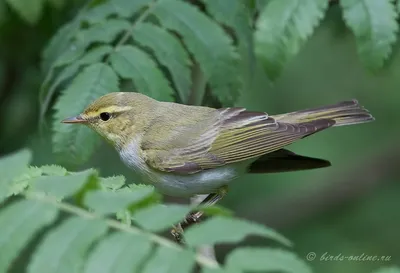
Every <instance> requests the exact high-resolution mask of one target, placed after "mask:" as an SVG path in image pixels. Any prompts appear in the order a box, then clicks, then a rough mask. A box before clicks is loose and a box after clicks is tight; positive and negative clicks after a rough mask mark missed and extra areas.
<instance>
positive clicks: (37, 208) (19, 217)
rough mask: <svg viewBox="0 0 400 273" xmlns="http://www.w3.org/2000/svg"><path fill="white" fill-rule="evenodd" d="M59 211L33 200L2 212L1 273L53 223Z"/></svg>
mask: <svg viewBox="0 0 400 273" xmlns="http://www.w3.org/2000/svg"><path fill="white" fill-rule="evenodd" d="M56 216H57V209H56V208H55V207H51V206H49V205H46V204H41V203H38V202H34V201H31V200H22V201H19V202H15V203H13V204H11V205H8V206H6V207H5V208H4V209H2V210H1V211H0V223H4V224H2V226H1V232H0V249H1V255H0V272H7V268H8V267H9V266H10V264H11V263H12V261H13V260H14V259H15V258H16V257H17V255H18V253H19V252H20V251H21V250H22V249H23V248H24V247H25V246H26V245H27V243H28V242H29V240H30V239H31V238H32V237H33V236H34V235H35V234H36V233H37V232H38V231H39V230H40V229H41V228H43V227H45V226H47V225H49V224H50V223H52V222H53V221H54V220H55V218H56Z"/></svg>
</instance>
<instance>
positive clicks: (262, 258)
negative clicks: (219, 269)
mask: <svg viewBox="0 0 400 273" xmlns="http://www.w3.org/2000/svg"><path fill="white" fill-rule="evenodd" d="M226 267H227V269H231V268H232V269H233V270H241V271H246V272H247V271H252V272H253V271H257V272H278V271H279V272H287V273H311V272H312V270H311V268H310V267H309V266H308V265H307V264H306V263H305V262H304V261H303V260H301V259H299V258H298V257H297V256H296V255H295V254H293V253H292V252H289V251H287V250H282V249H272V248H257V247H251V248H250V247H242V248H237V249H235V250H233V251H232V252H231V253H230V254H229V255H228V257H227V260H226Z"/></svg>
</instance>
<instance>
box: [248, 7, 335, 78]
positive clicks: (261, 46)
mask: <svg viewBox="0 0 400 273" xmlns="http://www.w3.org/2000/svg"><path fill="white" fill-rule="evenodd" d="M327 7H328V1H326V0H271V1H269V2H268V3H267V4H266V6H265V7H264V9H263V11H262V13H261V15H260V17H259V19H258V21H257V30H256V32H255V50H256V54H257V55H258V57H259V58H260V61H261V63H262V64H263V66H264V68H265V70H266V71H267V74H268V76H269V77H270V78H271V79H275V78H277V77H278V75H279V74H280V73H281V71H282V69H283V67H284V65H285V64H286V63H287V62H288V61H289V60H290V59H291V58H293V57H294V56H295V55H296V54H297V53H298V52H299V50H300V48H301V47H302V45H303V44H304V43H305V42H306V40H307V38H308V37H310V35H311V34H312V33H313V31H314V29H315V27H316V26H317V25H318V23H319V22H320V20H321V19H322V18H323V16H324V14H325V11H326V8H327Z"/></svg>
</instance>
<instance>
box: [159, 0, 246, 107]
mask: <svg viewBox="0 0 400 273" xmlns="http://www.w3.org/2000/svg"><path fill="white" fill-rule="evenodd" d="M152 13H153V14H154V15H155V16H156V17H157V18H158V19H159V21H160V22H161V24H162V25H163V26H165V27H166V28H168V29H171V30H173V31H176V32H178V33H179V34H180V35H181V36H182V38H183V40H184V42H185V44H186V46H187V48H188V49H189V51H190V52H191V53H192V54H193V56H195V58H196V60H197V62H198V63H199V65H200V68H201V70H202V72H203V73H204V75H205V77H206V80H207V81H209V83H210V86H211V88H212V90H213V94H214V95H215V96H217V97H218V98H219V100H220V101H221V102H222V103H223V104H232V103H233V102H234V101H235V100H236V99H237V97H238V95H239V90H240V89H241V86H242V78H241V76H242V75H240V73H239V68H238V62H239V55H238V54H237V52H236V51H235V48H234V47H233V45H232V40H231V38H230V37H229V36H228V35H227V34H226V33H225V32H224V31H223V29H222V28H221V26H219V25H218V24H216V23H215V22H213V21H212V20H211V19H210V18H208V17H207V16H206V15H204V14H203V13H201V12H200V11H199V10H198V9H197V8H195V7H194V6H192V5H189V4H187V3H185V2H183V1H177V0H170V1H160V2H159V3H158V5H157V6H155V7H154V10H153V11H152ZM227 75H228V76H227Z"/></svg>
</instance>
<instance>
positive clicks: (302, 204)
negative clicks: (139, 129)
mask: <svg viewBox="0 0 400 273" xmlns="http://www.w3.org/2000/svg"><path fill="white" fill-rule="evenodd" d="M221 1H222V0H221ZM224 1H225V0H224ZM321 1H322V0H321ZM11 2H15V3H16V2H21V1H11V0H9V1H5V0H0V103H1V104H0V105H1V107H0V111H1V116H0V153H1V155H4V154H7V153H9V152H12V151H14V150H16V149H18V148H21V147H30V148H32V149H33V151H34V152H33V164H34V165H42V164H52V163H57V162H59V161H58V160H59V157H56V156H55V155H54V154H53V150H52V145H51V143H52V140H51V139H52V137H53V134H52V131H51V128H49V127H45V128H42V129H43V130H42V132H41V133H39V127H38V125H39V124H38V123H39V122H38V120H39V114H40V113H39V112H40V109H39V99H38V98H39V90H40V86H41V84H42V83H43V82H44V80H45V77H46V75H45V74H44V73H43V70H42V69H41V68H42V67H41V53H42V51H43V49H44V48H45V45H46V44H48V42H49V40H50V37H51V36H53V35H54V34H55V33H56V31H57V30H58V29H59V28H60V27H61V25H62V24H64V23H65V22H70V21H71V20H72V18H75V16H76V14H77V13H78V11H80V10H81V9H82V7H83V6H84V5H85V3H84V1H78V0H75V1H64V4H62V5H54V4H52V3H56V2H58V1H44V0H43V1H33V2H37V3H40V5H41V7H40V9H38V10H36V12H34V11H29V13H26V14H25V13H20V12H18V10H21V9H18V8H16V6H13V5H12V4H10V3H11ZM60 2H63V1H60ZM93 2H96V3H101V2H103V1H93ZM104 2H106V1H104ZM191 2H193V3H197V4H198V5H199V6H202V5H201V4H199V3H198V2H197V1H191ZM202 2H204V3H207V2H210V1H202ZM248 2H249V3H250V2H252V4H253V5H254V6H253V7H251V8H253V9H255V10H257V9H256V8H255V7H257V6H258V5H260V6H263V4H265V3H267V5H266V7H268V4H269V2H275V4H274V5H275V6H274V11H275V12H277V10H279V8H280V6H278V5H284V4H279V3H278V4H277V3H276V2H278V1H277V0H275V1H273V0H270V1H266V0H265V1H248ZM283 2H285V3H286V4H287V3H289V2H291V1H289V0H286V1H283V0H281V3H283ZM292 2H293V1H292ZM294 2H297V1H294ZM306 2H308V6H310V5H311V6H313V4H312V3H311V2H313V1H311V0H308V1H306ZM316 2H318V1H316ZM325 2H327V1H325ZM331 2H332V3H331V4H330V5H326V6H323V8H324V9H326V11H325V13H323V14H325V15H324V17H323V18H322V16H321V15H318V14H321V12H317V13H316V15H317V16H316V19H315V20H311V21H312V22H310V23H307V24H305V29H306V30H307V31H306V33H307V35H305V36H304V37H303V36H302V35H299V33H298V32H296V31H295V32H294V34H293V35H291V34H290V33H291V32H289V34H288V36H287V37H288V38H287V39H288V40H285V42H287V44H285V43H283V44H282V41H281V40H280V39H282V36H279V35H280V33H278V30H277V29H274V31H276V32H277V33H273V34H274V35H273V36H271V37H272V38H273V39H275V40H268V43H267V45H269V46H273V47H276V48H278V47H280V48H279V50H280V51H283V53H282V52H281V53H280V52H279V51H277V52H274V51H270V52H273V53H274V54H269V55H271V56H270V59H268V55H267V54H266V55H262V56H254V55H252V54H248V55H243V52H247V51H245V49H246V46H243V48H241V47H240V46H238V51H239V52H240V53H241V54H242V55H241V56H247V57H246V58H247V59H246V58H244V59H245V62H247V63H248V66H243V70H244V71H245V73H244V74H245V76H243V77H244V79H245V80H244V88H243V89H241V92H240V96H238V98H237V99H236V100H235V102H234V103H231V104H234V105H237V106H242V107H247V108H249V109H252V110H258V111H266V112H268V113H270V114H276V113H282V112H288V111H293V110H298V109H302V108H309V107H313V106H319V105H324V104H331V103H335V102H338V101H341V100H346V99H350V98H356V99H358V100H359V101H360V103H361V104H362V105H364V106H365V107H366V108H367V109H369V110H370V111H371V113H372V114H373V115H374V116H375V118H376V121H375V122H373V123H369V124H364V125H358V126H354V127H353V126H352V127H344V128H334V129H329V130H327V131H325V132H321V133H319V134H316V135H314V136H312V137H310V138H307V139H305V140H302V141H299V142H298V143H295V144H294V145H292V146H291V147H290V149H292V150H293V151H295V152H297V153H299V154H304V155H309V156H313V157H321V158H325V159H328V160H330V161H331V162H332V167H330V168H327V169H321V170H314V171H304V172H296V173H285V174H272V175H248V176H245V177H243V178H241V179H239V180H238V181H235V183H232V185H231V187H230V192H229V194H228V195H227V197H226V199H224V200H223V201H222V204H223V205H225V206H227V207H228V208H230V209H232V210H233V211H235V212H236V213H237V214H238V215H240V216H243V217H245V218H248V219H251V220H254V221H257V222H260V223H265V224H267V225H268V226H271V227H273V228H276V229H277V230H279V231H280V232H281V233H283V234H284V235H285V236H286V237H288V238H290V239H291V240H292V241H293V242H294V244H295V251H296V252H297V253H298V254H299V256H300V257H301V258H303V259H307V254H308V253H310V252H314V253H316V259H315V260H313V261H310V262H309V264H310V265H311V266H312V267H313V268H314V269H315V272H327V273H330V272H332V273H334V272H354V273H357V272H371V271H372V270H375V269H378V268H380V267H382V266H390V265H393V264H400V239H399V235H398V233H399V230H400V218H399V217H397V216H398V209H399V208H400V207H399V202H398V196H399V195H400V187H399V182H400V170H399V169H398V162H400V150H399V144H398V140H399V137H400V123H399V122H398V121H397V120H398V119H399V118H400V112H399V105H400V104H399V101H400V93H399V91H398V89H399V86H400V81H399V75H398V74H399V71H400V51H399V48H400V47H399V41H398V33H397V28H398V26H397V24H395V25H393V21H394V22H396V18H395V17H396V16H397V15H396V14H395V13H394V11H393V8H392V6H387V5H386V4H387V3H389V2H390V3H391V4H390V5H392V4H393V7H395V6H394V4H396V5H397V6H399V3H398V2H393V1H389V0H388V1H386V0H385V1H368V0H364V1H362V0H359V1H350V0H347V1H344V0H343V1H331ZM338 2H340V4H339V3H338ZM356 2H357V3H358V5H357V3H356ZM378 2H380V3H383V2H384V3H385V4H384V5H383V6H379V4H377V3H378ZM310 3H311V4H310ZM371 3H372V4H377V5H378V6H377V7H375V8H374V7H372V9H371V10H370V11H371V16H372V18H378V19H379V18H383V17H385V16H387V17H385V18H384V19H382V21H383V22H381V21H379V20H380V19H379V20H378V21H373V22H376V26H377V27H375V26H374V25H373V24H371V25H368V23H369V21H367V22H362V20H364V19H365V16H360V20H361V21H360V22H355V21H354V18H352V19H349V16H351V15H352V14H353V13H352V12H354V10H350V8H352V7H355V8H359V9H361V11H357V10H356V11H355V12H361V13H358V14H362V12H365V10H363V7H364V8H365V7H367V8H368V7H369V6H368V4H371ZM372 4H371V5H372ZM249 6H251V5H249ZM305 6H307V5H305ZM317 7H318V9H316V10H319V7H320V6H317ZM346 7H347V9H346ZM381 7H382V8H381ZM251 8H250V11H252V9H251ZM311 8H313V7H311ZM275 9H276V10H275ZM382 10H383V11H382ZM253 11H254V10H253ZM385 11H388V12H386V13H385ZM392 11H393V12H392ZM32 12H33V13H32ZM209 12H210V13H212V11H211V10H209ZM269 12H271V10H270V11H269ZM379 12H382V13H381V14H380V13H379ZM250 13H251V12H250ZM251 14H252V13H251ZM259 14H261V16H263V15H264V16H269V14H270V13H268V12H264V13H260V12H258V11H254V16H255V18H258V17H257V16H259ZM382 14H385V15H382ZM213 16H214V17H215V18H216V20H217V21H218V22H223V20H222V19H223V18H222V17H223V16H222V15H219V16H218V15H217V14H215V13H214V14H213ZM308 16H311V15H310V13H307V10H304V12H302V13H301V16H300V17H299V18H298V20H300V21H301V22H303V20H305V19H304V18H306V19H307V18H308ZM374 16H376V17H374ZM343 17H344V20H343V19H342V18H343ZM317 19H318V20H317ZM314 21H320V24H319V25H318V26H317V27H316V28H315V29H314V27H315V26H316V23H315V22H314ZM259 22H261V21H259ZM293 22H297V21H295V20H294V21H290V22H289V24H292V25H289V29H290V30H293V28H296V24H295V23H293ZM223 23H224V24H227V25H229V24H228V23H226V22H223ZM235 23H236V21H233V23H232V22H231V24H232V25H234V24H235ZM281 23H282V22H281ZM284 23H285V22H283V23H282V24H284ZM346 23H347V24H348V25H349V26H350V28H348V27H347V26H346ZM385 24H386V25H387V27H385ZM250 25H251V27H253V25H254V22H252V23H251V24H250ZM310 26H311V28H312V30H313V29H314V31H312V30H311V32H310V31H308V29H309V28H310ZM360 26H364V27H363V28H361V27H360ZM368 27H369V28H370V29H368ZM379 28H382V29H383V30H382V31H381V32H380V31H379ZM238 29H239V30H240V28H238ZM238 29H236V31H238ZM260 29H261V30H262V29H263V28H260ZM373 31H375V32H376V33H378V34H380V33H386V35H385V36H384V37H381V36H380V35H378V34H376V35H375V34H374V32H373ZM283 32H284V33H287V31H286V32H285V30H284V31H283ZM261 34H262V33H258V34H257V33H256V35H258V36H256V39H255V41H257V39H260V38H265V37H264V36H260V35H261ZM245 36H246V30H244V31H243V37H245ZM257 37H258V38H257ZM285 37H286V36H285ZM235 38H237V37H235ZM267 38H270V37H268V36H267ZM396 38H397V41H396ZM291 39H292V40H291ZM261 40H262V39H261ZM291 41H294V42H295V44H296V46H295V47H291V46H290V45H291ZM250 42H253V41H252V39H250ZM381 42H382V44H380V43H381ZM259 46H260V44H259ZM261 46H262V44H261ZM260 50H261V52H266V51H263V50H262V48H261V49H260ZM242 51H243V52H242ZM267 52H268V51H267ZM261 54H262V53H261ZM371 56H372V57H371ZM195 57H196V56H195ZM389 57H390V58H389ZM263 58H267V59H266V60H267V61H265V60H264V61H263ZM271 58H272V61H271ZM360 60H361V61H360ZM369 60H370V61H369ZM385 60H386V62H384V61H385ZM363 64H366V65H367V66H364V65H363ZM383 64H385V65H383ZM252 65H254V66H252ZM371 66H372V68H373V69H372V70H371V69H370V68H367V67H371ZM264 68H267V71H273V74H272V75H273V76H274V77H275V78H276V80H274V81H273V82H272V81H271V80H270V78H271V77H268V76H267V74H266V73H265V72H264V71H265V70H264ZM378 68H380V69H378ZM271 69H272V70H271ZM221 73H222V75H224V72H223V71H222V72H221ZM218 75H219V76H220V77H221V75H220V74H218ZM278 76H279V77H278ZM225 77H231V78H235V77H239V76H236V75H235V74H229V75H228V76H225ZM171 78H173V81H175V79H174V77H173V76H171ZM168 79H170V78H168ZM248 79H251V80H248ZM175 87H176V86H175ZM60 89H62V88H60ZM237 89H239V88H237ZM58 94H59V93H57V94H56V96H55V97H53V98H51V100H50V105H49V106H52V105H54V103H55V101H56V99H57V98H58ZM205 94H206V95H205V99H204V102H206V103H207V104H209V105H215V106H218V105H221V98H224V96H225V95H224V96H220V97H218V96H217V98H215V96H211V94H212V93H210V92H209V90H206V92H205ZM227 101H228V102H230V101H231V100H229V99H228V100H227ZM68 107H70V108H71V112H79V111H80V110H81V109H74V105H70V106H68ZM53 114H54V111H53V110H52V109H50V110H49V111H48V113H47V115H46V116H45V120H46V121H47V124H51V120H52V116H53ZM105 159H107V160H105ZM65 165H66V167H68V168H69V169H76V170H81V169H84V168H87V167H94V168H98V169H99V170H100V171H101V174H102V175H103V176H107V175H114V174H123V175H125V176H126V177H127V180H128V181H137V178H136V177H135V175H134V174H133V173H132V172H131V171H130V170H128V169H127V168H126V167H125V166H124V165H123V164H122V163H121V162H120V160H119V158H118V156H117V154H116V152H114V150H113V149H112V148H111V147H109V146H108V145H107V144H105V143H102V144H101V145H100V146H98V147H97V148H96V151H95V153H94V155H92V157H91V159H90V160H89V161H87V162H86V163H85V164H82V165H80V166H74V165H72V164H70V165H68V164H65ZM250 243H251V244H255V245H260V244H263V243H264V242H260V241H259V240H257V241H255V240H249V242H246V244H250ZM218 250H219V251H218V258H219V259H223V257H224V253H225V251H226V248H225V247H221V248H219V249H218ZM324 253H328V254H329V255H333V256H336V255H339V254H342V255H344V256H349V255H354V256H357V255H361V254H363V253H364V254H365V255H378V256H391V260H390V262H355V261H321V260H320V258H321V256H322V255H323V254H324Z"/></svg>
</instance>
